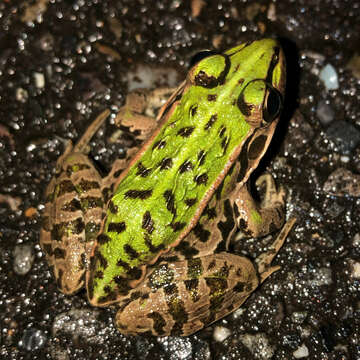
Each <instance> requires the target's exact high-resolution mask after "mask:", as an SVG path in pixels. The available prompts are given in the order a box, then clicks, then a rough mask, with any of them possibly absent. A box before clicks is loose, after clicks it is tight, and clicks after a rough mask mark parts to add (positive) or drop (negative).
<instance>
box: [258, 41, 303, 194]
mask: <svg viewBox="0 0 360 360" xmlns="http://www.w3.org/2000/svg"><path fill="white" fill-rule="evenodd" d="M278 41H279V42H280V44H281V47H282V49H283V51H284V54H285V59H286V90H285V98H284V103H283V110H282V113H281V116H280V119H279V123H278V125H277V127H276V130H275V133H274V136H273V139H272V140H271V143H270V146H269V148H268V150H267V151H266V153H265V155H264V157H263V158H262V159H261V161H260V164H259V166H258V167H257V168H256V169H255V170H254V172H253V174H252V176H251V189H252V190H253V188H254V187H253V180H255V179H257V178H258V177H259V176H260V175H261V174H263V173H264V172H265V171H266V168H267V166H269V164H270V163H271V161H272V160H273V159H274V157H275V156H276V154H278V153H279V152H280V147H281V144H282V143H283V141H284V138H285V136H286V134H287V131H288V127H289V123H290V120H291V118H292V116H293V115H294V112H295V110H296V109H297V108H298V95H299V87H300V66H299V50H298V48H297V46H296V44H295V43H294V42H292V41H291V40H289V39H285V38H279V39H278ZM253 193H256V191H253Z"/></svg>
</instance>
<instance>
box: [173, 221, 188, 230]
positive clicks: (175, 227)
mask: <svg viewBox="0 0 360 360" xmlns="http://www.w3.org/2000/svg"><path fill="white" fill-rule="evenodd" d="M170 226H171V228H172V229H173V230H174V232H176V231H180V230H182V229H183V228H184V227H185V226H186V223H185V222H180V221H176V222H174V223H171V224H170Z"/></svg>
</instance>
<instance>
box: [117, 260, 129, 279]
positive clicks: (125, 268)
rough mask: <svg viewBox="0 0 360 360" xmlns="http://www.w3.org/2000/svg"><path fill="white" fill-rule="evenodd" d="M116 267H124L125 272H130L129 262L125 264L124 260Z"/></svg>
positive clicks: (118, 262)
mask: <svg viewBox="0 0 360 360" xmlns="http://www.w3.org/2000/svg"><path fill="white" fill-rule="evenodd" d="M116 266H119V267H122V268H123V269H124V270H125V271H129V270H130V265H129V264H128V263H127V262H125V261H124V260H122V259H119V260H118V261H117V263H116ZM115 282H116V281H115Z"/></svg>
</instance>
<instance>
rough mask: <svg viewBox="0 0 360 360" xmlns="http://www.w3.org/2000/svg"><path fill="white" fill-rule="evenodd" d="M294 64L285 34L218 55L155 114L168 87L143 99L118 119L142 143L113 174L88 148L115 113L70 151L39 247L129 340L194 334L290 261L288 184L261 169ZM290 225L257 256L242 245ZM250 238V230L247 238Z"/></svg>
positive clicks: (134, 97) (134, 99)
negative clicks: (288, 62) (278, 262)
mask: <svg viewBox="0 0 360 360" xmlns="http://www.w3.org/2000/svg"><path fill="white" fill-rule="evenodd" d="M284 88H285V61H284V55H283V52H282V50H281V47H280V45H279V44H278V43H277V41H275V40H272V39H263V40H259V41H253V42H248V43H243V44H240V45H238V46H235V47H233V48H231V49H229V50H227V51H225V52H224V53H218V54H212V55H211V56H208V57H206V58H204V59H202V60H201V61H199V62H198V63H197V64H195V65H194V66H193V67H192V68H191V69H190V71H189V73H188V75H187V77H186V79H185V81H184V82H183V83H182V84H181V85H180V86H179V87H178V88H177V89H175V91H173V92H172V94H171V96H170V97H169V99H168V100H167V102H166V103H165V104H164V105H163V106H162V107H161V109H160V110H159V112H158V115H157V117H156V118H154V117H152V116H150V115H149V112H150V113H151V112H153V110H154V109H156V108H157V107H158V106H159V104H161V99H162V98H163V97H164V96H166V95H168V94H169V93H170V91H169V89H158V90H154V91H152V92H150V91H148V92H146V91H137V92H133V93H131V94H130V95H129V96H128V98H127V101H126V104H125V105H124V107H123V108H122V109H121V111H120V112H119V114H118V115H117V117H116V123H117V124H118V125H119V126H125V127H127V128H128V129H129V130H130V131H132V132H133V133H134V134H136V136H137V144H140V145H138V146H135V147H132V148H130V149H129V150H128V153H127V156H126V157H125V158H124V159H118V160H116V161H115V163H114V164H113V167H112V169H111V171H110V172H109V174H108V175H107V176H106V177H104V178H102V177H101V176H100V175H99V173H98V172H97V171H96V169H95V167H94V165H93V164H92V162H91V161H90V160H89V159H88V157H87V154H86V153H87V147H88V146H87V144H88V142H89V140H90V139H91V137H92V136H93V135H94V133H95V132H96V131H97V129H98V128H99V127H100V126H101V124H102V123H103V122H104V121H105V119H106V118H107V116H108V115H109V111H104V112H103V113H102V114H101V115H100V116H99V117H98V118H97V119H96V120H95V121H94V122H93V123H92V124H91V125H90V126H89V128H88V129H87V131H86V132H85V134H84V135H83V136H82V137H81V139H80V140H79V141H78V143H77V144H76V145H75V146H72V144H69V145H68V146H67V148H66V150H65V152H64V154H63V155H62V156H61V157H60V158H59V159H58V161H57V166H56V175H55V177H54V178H53V179H52V181H51V182H50V184H49V186H48V187H47V190H46V196H47V202H46V206H45V211H44V223H43V228H42V230H41V237H40V243H41V246H42V249H43V250H44V252H45V253H46V255H47V258H48V261H49V264H50V266H51V268H52V270H53V272H54V275H55V278H56V280H57V285H58V287H59V289H60V290H61V291H62V292H63V293H65V294H72V293H75V292H76V291H78V290H80V289H81V288H83V287H85V288H86V291H87V297H88V300H89V302H90V303H91V304H92V305H94V306H116V307H117V308H118V312H117V314H116V318H115V322H116V325H117V328H118V329H119V330H120V332H122V333H123V334H140V333H149V334H153V335H158V336H165V335H190V334H192V333H194V332H196V331H198V330H199V329H201V328H203V327H205V326H207V325H208V324H211V323H213V322H214V321H216V320H218V319H220V318H222V317H224V316H225V315H227V314H229V313H231V312H232V311H234V310H236V309H237V308H238V307H239V306H240V305H241V304H242V303H243V302H244V301H245V300H246V299H247V298H248V297H249V295H250V294H251V293H252V292H253V291H254V290H255V289H256V288H257V287H258V285H259V284H261V283H262V282H263V281H264V280H265V279H266V278H267V277H268V276H270V275H271V274H272V273H273V272H274V271H276V270H278V269H279V267H278V266H271V262H272V260H273V258H274V257H275V255H276V254H277V253H278V251H279V249H280V248H281V246H282V244H283V242H284V241H285V239H286V236H287V234H288V232H289V231H290V230H291V227H292V226H293V224H294V221H295V220H294V219H291V220H289V221H288V222H287V223H286V224H285V225H284V226H283V223H284V198H285V191H284V189H283V187H280V188H279V189H277V188H276V185H275V183H274V180H273V178H272V177H271V176H270V175H263V176H261V177H260V178H259V179H258V181H257V182H256V183H257V185H259V186H261V185H264V186H265V189H266V191H265V195H264V197H263V199H262V201H261V202H257V201H255V200H254V199H253V197H252V196H251V194H250V192H249V190H248V182H249V181H248V180H249V177H250V174H251V173H252V172H253V170H254V169H256V167H257V166H258V164H259V162H260V160H261V158H262V157H263V155H264V153H265V152H266V150H267V148H268V146H269V143H270V141H271V138H272V136H273V134H274V131H275V127H276V125H277V123H278V119H279V116H280V112H281V109H282V102H283V96H284ZM279 229H281V231H280V233H279V234H278V236H277V237H276V239H275V241H274V242H273V243H272V244H271V245H270V246H269V248H268V249H267V251H265V252H263V253H262V254H261V255H260V256H258V257H257V258H256V259H255V260H253V261H251V260H250V259H248V258H246V257H244V256H240V255H236V254H232V253H230V252H229V244H230V241H231V240H232V239H233V238H234V235H235V233H236V232H237V233H238V232H240V233H241V234H242V236H246V237H259V236H264V235H266V234H268V233H271V232H273V231H275V230H279ZM237 238H241V237H239V236H237Z"/></svg>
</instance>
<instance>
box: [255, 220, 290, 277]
mask: <svg viewBox="0 0 360 360" xmlns="http://www.w3.org/2000/svg"><path fill="white" fill-rule="evenodd" d="M295 222H296V219H295V218H291V219H290V220H288V221H287V223H286V224H285V225H284V226H283V228H282V229H281V230H280V233H279V234H278V236H277V237H276V239H275V241H274V242H273V243H272V244H271V246H270V247H269V249H268V250H267V251H266V252H264V253H262V254H261V255H260V256H258V257H257V258H256V259H255V263H256V264H257V268H258V272H259V274H260V282H261V283H262V282H263V281H264V280H265V279H266V278H268V277H269V276H270V275H271V274H272V273H273V272H275V271H277V270H279V269H280V266H271V262H272V261H273V259H274V257H275V256H276V254H277V253H278V252H279V250H280V248H281V247H282V246H283V244H284V242H285V240H286V238H287V236H288V234H289V232H290V231H291V229H292V227H293V226H294V224H295Z"/></svg>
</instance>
